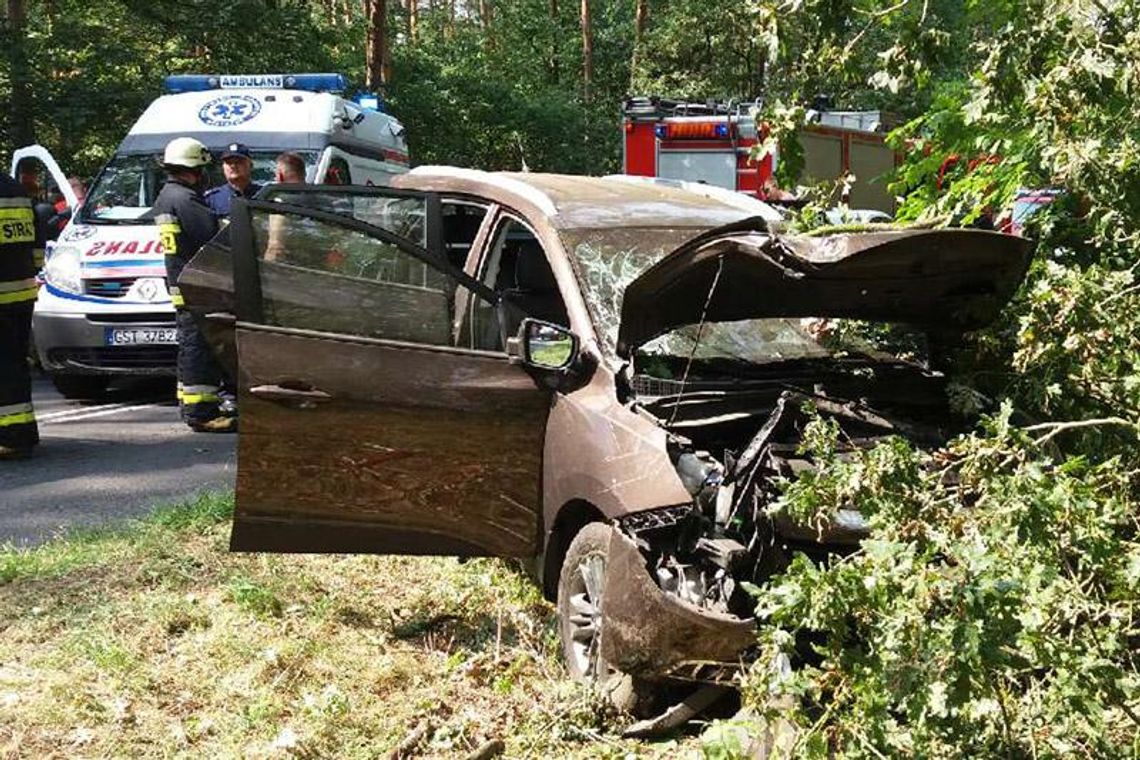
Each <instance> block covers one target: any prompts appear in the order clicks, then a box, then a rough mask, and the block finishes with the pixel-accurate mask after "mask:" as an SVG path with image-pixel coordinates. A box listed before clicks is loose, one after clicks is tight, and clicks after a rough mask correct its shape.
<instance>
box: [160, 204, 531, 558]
mask: <svg viewBox="0 0 1140 760" xmlns="http://www.w3.org/2000/svg"><path fill="white" fill-rule="evenodd" d="M439 209H440V202H439V198H438V196H435V195H434V194H429V193H418V192H412V191H405V190H393V189H382V188H362V187H351V188H349V187H340V188H330V187H303V186H302V187H297V188H293V189H289V190H287V191H286V190H282V191H280V192H278V193H277V194H276V195H275V196H273V197H272V199H271V200H257V201H249V202H241V201H236V202H235V204H234V208H233V210H232V214H231V225H230V240H229V242H230V247H231V250H232V257H233V282H234V307H235V311H236V322H235V325H234V331H235V337H236V353H237V364H238V370H237V385H238V389H237V390H238V408H239V410H240V414H241V424H240V433H239V443H238V476H237V506H236V510H235V514H234V526H233V534H232V538H231V544H230V547H231V549H233V550H237V551H284V552H369V553H412V554H460V555H468V554H484V555H502V556H528V555H532V554H534V553H536V552H537V549H538V546H539V537H540V532H541V525H540V515H541V497H540V470H541V457H542V445H543V436H544V431H545V425H546V417H547V412H548V409H549V405H550V393H549V391H545V390H542V389H540V388H539V387H538V386H537V385H536V384H535V382H534V381H533V380H532V379H531V377H530V376H529V375H528V374H527V373H526V372H525V371H524V370H523V368H522V367H520V366H517V365H514V364H511V363H510V362H509V361H508V357H507V356H506V354H505V353H502V352H491V351H480V350H471V349H465V348H457V347H456V346H455V342H456V341H455V336H456V335H457V334H458V323H457V320H456V308H455V304H456V303H457V302H463V301H464V299H469V298H477V299H484V300H486V301H488V302H490V303H491V305H494V301H495V298H496V297H495V295H494V293H492V292H491V291H489V290H488V289H487V288H486V287H484V286H483V285H482V284H481V283H479V282H477V281H475V280H473V279H471V278H470V277H468V276H466V275H464V274H463V273H462V272H460V271H458V270H456V269H455V268H454V267H452V266H451V265H450V264H448V263H447V259H446V257H445V256H444V254H443V244H442V241H441V240H440V237H441V233H440V229H441V226H440V213H439ZM204 250H205V249H204ZM204 260H205V265H209V261H214V262H219V261H220V260H221V259H220V258H219V257H216V256H215V257H204ZM215 265H217V264H216V263H215ZM195 266H201V264H200V263H199V261H198V258H196V259H195V260H194V261H192V262H191V264H190V266H189V267H188V269H192V268H193V267H195ZM202 274H203V273H201V272H199V273H198V277H199V279H205V280H208V279H210V278H208V277H204V278H203V277H202ZM190 276H191V278H193V277H194V275H193V273H191V275H190ZM186 277H187V276H186V275H184V276H183V279H182V280H180V282H182V281H185V280H186ZM223 279H224V278H222V279H217V278H215V279H214V281H215V282H222V281H223ZM187 299H188V303H189V302H190V301H191V299H192V294H191V293H189V292H188V293H187ZM190 305H191V306H193V304H192V303H191V304H190Z"/></svg>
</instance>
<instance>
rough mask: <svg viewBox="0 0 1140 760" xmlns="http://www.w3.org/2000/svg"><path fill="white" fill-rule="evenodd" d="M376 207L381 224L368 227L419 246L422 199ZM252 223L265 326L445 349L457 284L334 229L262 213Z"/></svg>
mask: <svg viewBox="0 0 1140 760" xmlns="http://www.w3.org/2000/svg"><path fill="white" fill-rule="evenodd" d="M350 200H362V199H350ZM369 200H373V201H379V200H386V199H375V198H373V199H369ZM387 200H392V199H387ZM382 205H384V204H380V203H377V204H373V205H372V206H371V207H370V208H371V213H372V217H371V220H373V221H378V222H383V224H377V225H375V226H379V227H381V228H382V229H389V230H390V231H395V232H397V234H401V233H406V235H405V234H401V236H404V237H407V238H409V239H410V240H412V241H413V242H416V241H417V240H422V238H423V213H422V211H423V209H422V205H423V201H422V199H415V198H399V199H395V202H394V203H391V204H388V205H387V207H386V208H384V209H382V210H381V209H380V206H382ZM417 206H418V207H417ZM251 222H252V224H251V227H252V232H253V244H254V250H255V252H256V253H257V255H258V257H259V258H260V259H261V265H260V267H259V269H260V278H261V290H262V294H263V299H262V304H263V310H264V318H265V322H266V324H270V325H276V326H279V327H292V328H300V329H307V330H317V331H321V332H330V333H339V334H345V335H358V336H363V337H369V338H385V339H390V340H400V341H410V342H415V343H427V344H432V345H450V344H451V325H452V322H453V314H452V304H453V296H454V293H455V287H456V283H455V281H454V280H453V279H452V278H451V277H450V276H448V275H447V274H444V273H443V272H441V271H439V270H438V269H436V268H434V267H432V266H429V265H428V264H426V263H425V262H423V261H421V260H420V259H418V258H416V257H414V256H412V255H411V254H409V253H407V252H406V251H404V250H401V249H400V248H399V247H398V246H396V245H394V244H391V243H388V242H385V241H382V240H379V239H377V238H376V237H373V236H371V235H368V234H365V233H363V232H361V231H358V230H354V229H349V228H347V227H344V226H341V225H338V224H336V223H334V222H330V221H325V220H322V219H316V218H312V217H308V216H302V215H298V214H292V213H288V212H275V211H270V210H266V209H254V210H253V212H252V218H251Z"/></svg>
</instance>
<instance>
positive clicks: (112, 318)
mask: <svg viewBox="0 0 1140 760" xmlns="http://www.w3.org/2000/svg"><path fill="white" fill-rule="evenodd" d="M87 321H88V322H95V323H98V324H116V325H118V324H140V325H142V324H146V325H153V324H161V325H172V324H174V312H172V311H165V312H163V311H157V312H153V313H151V312H136V311H132V312H128V313H126V314H88V315H87Z"/></svg>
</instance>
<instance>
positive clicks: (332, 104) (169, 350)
mask: <svg viewBox="0 0 1140 760" xmlns="http://www.w3.org/2000/svg"><path fill="white" fill-rule="evenodd" d="M165 85H166V90H167V92H168V94H166V95H163V96H162V97H159V98H158V99H157V100H155V101H154V102H153V103H151V104H150V106H149V107H148V108H147V109H146V111H144V112H143V114H142V116H140V117H139V119H138V121H136V122H135V125H134V126H133V127H132V128H131V130H130V132H128V133H127V136H126V137H125V138H124V139H123V141H122V143H121V144H120V145H119V147H118V149H117V150H116V151H115V154H114V156H113V157H112V158H111V160H110V161H109V162H108V163H107V165H106V166H105V167H103V169H102V171H101V172H99V174H98V175H97V176H96V178H95V181H94V182H93V183H92V185H91V187H90V189H89V190H88V192H87V195H86V198H85V199H84V200H83V202H82V203H81V204H77V201H76V199H75V197H74V195H73V194H72V195H70V196H67V194H66V193H64V195H65V197H66V198H67V200H68V202H69V204H70V205H71V206H72V208H73V209H74V211H73V214H72V218H71V222H70V223H69V224H68V225H67V227H66V228H65V229H64V230H63V232H62V233H61V234H60V236H59V239H58V240H57V241H56V242H55V244H54V245H53V246H52V247H51V249H50V251H49V254H48V257H47V260H46V262H45V265H44V269H43V273H42V279H43V285H42V287H41V288H40V294H39V298H38V299H37V301H36V308H35V316H34V317H33V332H34V335H35V341H36V347H37V352H38V354H39V357H40V361H41V363H42V365H43V367H44V369H45V370H46V371H47V372H48V373H49V375H50V376H51V378H52V380H53V382H54V383H55V386H56V388H57V389H58V390H59V391H60V392H61V393H62V394H63V395H65V396H68V397H72V398H83V397H90V396H94V395H97V394H99V393H100V392H102V391H103V390H104V389H105V388H106V386H107V384H108V382H109V381H110V380H111V379H112V378H115V377H117V376H124V375H172V374H173V373H174V369H175V359H176V356H177V350H178V349H177V338H176V333H175V329H174V308H173V306H172V305H171V302H170V296H169V294H168V292H167V289H166V282H165V279H164V275H165V268H164V263H163V252H162V246H161V244H160V243H159V240H158V234H157V230H156V228H155V227H154V225H153V223H151V222H149V221H146V220H143V219H141V218H140V217H142V216H143V214H144V213H145V212H146V211H147V210H148V209H149V208H150V206H151V204H152V203H153V202H154V199H155V196H156V195H157V194H158V191H159V189H160V188H161V187H162V184H163V181H164V175H163V171H162V167H161V165H160V157H161V155H162V151H163V148H164V147H165V146H166V144H167V143H168V142H169V141H170V140H172V139H174V138H175V137H185V136H189V137H194V138H196V139H198V140H201V141H202V142H203V143H205V144H206V146H207V147H208V148H210V150H211V151H212V152H214V154H215V155H216V156H217V155H220V153H221V151H222V150H223V149H224V148H225V146H227V145H229V144H230V143H243V144H245V145H246V146H248V147H249V149H250V151H251V153H252V158H253V181H254V182H258V183H264V182H270V181H272V179H273V176H274V169H275V159H276V157H277V155H278V154H280V153H281V152H282V151H292V152H294V153H297V154H299V155H300V156H301V157H302V158H303V159H304V160H305V163H306V166H307V170H306V179H307V181H308V182H312V183H326V182H327V183H335V184H357V185H374V184H386V182H387V178H388V177H390V176H391V175H393V174H397V173H401V172H405V171H407V169H408V150H407V143H406V140H405V137H404V127H403V125H401V124H400V122H399V121H398V120H396V119H395V118H394V117H393V116H391V115H390V114H388V113H385V112H384V110H383V108H382V106H381V104H380V103H379V101H378V99H377V98H376V97H375V96H364V97H358V98H356V99H352V100H350V99H347V98H346V97H344V96H343V93H344V91H345V88H346V82H345V79H344V77H343V76H341V75H339V74H269V75H177V76H170V77H167V79H166V82H165ZM21 158H25V159H41V160H42V162H43V164H44V166H45V167H47V168H48V171H49V173H51V174H52V176H53V178H54V179H55V183H56V184H57V185H58V186H59V188H60V192H61V193H63V191H64V189H65V188H66V189H67V191H68V192H70V188H69V187H68V186H67V183H66V181H64V180H63V178H62V176H55V175H56V174H57V173H58V174H62V173H60V172H59V169H58V166H56V164H55V162H54V161H51V160H50V159H51V157H50V155H48V154H47V153H46V151H43V149H42V148H41V149H38V150H37V149H25V150H24V151H20V152H17V154H16V156H15V157H14V158H13V166H12V170H13V173H15V169H16V162H17V161H18V160H20V159H21ZM49 162H50V166H49ZM211 171H212V172H213V176H212V182H211V184H212V185H219V184H221V183H222V182H223V180H222V177H221V166H220V164H219V163H218V162H215V163H214V164H213V165H212V166H211ZM77 206H78V207H77Z"/></svg>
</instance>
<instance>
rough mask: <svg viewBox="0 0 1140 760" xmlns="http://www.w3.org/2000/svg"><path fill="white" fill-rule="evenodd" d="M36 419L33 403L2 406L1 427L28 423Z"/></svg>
mask: <svg viewBox="0 0 1140 760" xmlns="http://www.w3.org/2000/svg"><path fill="white" fill-rule="evenodd" d="M35 421H36V414H35V412H33V411H32V405H31V404H8V405H7V406H0V427H7V426H9V425H27V424H28V423H31V422H35Z"/></svg>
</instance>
